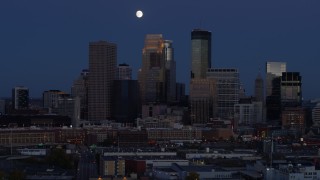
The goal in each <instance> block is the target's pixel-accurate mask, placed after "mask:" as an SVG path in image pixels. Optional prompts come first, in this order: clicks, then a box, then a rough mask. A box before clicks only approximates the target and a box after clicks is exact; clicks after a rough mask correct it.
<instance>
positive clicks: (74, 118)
mask: <svg viewBox="0 0 320 180" xmlns="http://www.w3.org/2000/svg"><path fill="white" fill-rule="evenodd" d="M80 103H81V102H80V97H75V98H72V97H71V96H70V95H69V96H68V95H65V96H60V97H59V99H58V107H57V108H56V109H55V111H56V113H57V114H59V115H63V116H68V117H70V118H71V124H72V126H73V127H79V125H80V111H81V109H80Z"/></svg>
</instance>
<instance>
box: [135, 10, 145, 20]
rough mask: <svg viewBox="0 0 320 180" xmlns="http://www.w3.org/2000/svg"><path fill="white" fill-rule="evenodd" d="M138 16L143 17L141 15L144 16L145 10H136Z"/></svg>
mask: <svg viewBox="0 0 320 180" xmlns="http://www.w3.org/2000/svg"><path fill="white" fill-rule="evenodd" d="M136 16H137V17H138V18H141V17H142V16H143V12H142V11H140V10H138V11H137V12H136Z"/></svg>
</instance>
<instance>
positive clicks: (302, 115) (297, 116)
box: [281, 107, 306, 134]
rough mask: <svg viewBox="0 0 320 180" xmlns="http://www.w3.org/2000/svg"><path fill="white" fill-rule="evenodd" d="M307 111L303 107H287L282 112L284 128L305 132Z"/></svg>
mask: <svg viewBox="0 0 320 180" xmlns="http://www.w3.org/2000/svg"><path fill="white" fill-rule="evenodd" d="M305 119H306V112H305V110H304V109H303V108H302V107H286V108H284V109H283V111H282V114H281V120H282V128H283V129H290V130H296V131H297V132H299V133H300V134H304V132H305V127H306V122H305Z"/></svg>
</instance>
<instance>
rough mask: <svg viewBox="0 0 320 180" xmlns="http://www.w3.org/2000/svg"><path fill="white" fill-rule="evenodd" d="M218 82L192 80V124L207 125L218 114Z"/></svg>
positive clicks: (213, 80) (212, 80)
mask: <svg viewBox="0 0 320 180" xmlns="http://www.w3.org/2000/svg"><path fill="white" fill-rule="evenodd" d="M216 89H217V88H216V80H215V79H191V82H190V110H191V111H190V118H191V123H192V124H194V123H201V124H205V123H208V122H209V121H210V118H214V117H215V114H216V96H217V94H216V93H217V92H216Z"/></svg>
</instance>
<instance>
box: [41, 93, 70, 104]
mask: <svg viewBox="0 0 320 180" xmlns="http://www.w3.org/2000/svg"><path fill="white" fill-rule="evenodd" d="M64 94H66V93H64V92H62V91H60V90H49V91H44V92H43V93H42V98H43V107H44V108H58V100H59V97H60V96H62V95H64Z"/></svg>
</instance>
